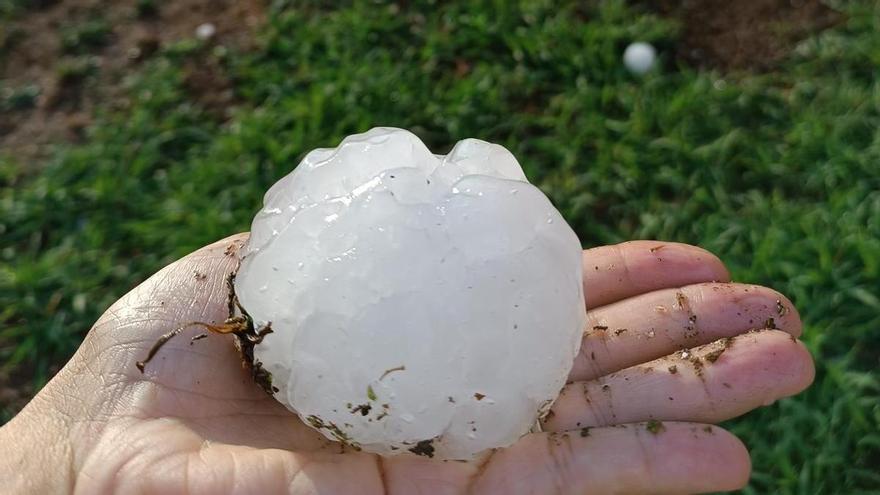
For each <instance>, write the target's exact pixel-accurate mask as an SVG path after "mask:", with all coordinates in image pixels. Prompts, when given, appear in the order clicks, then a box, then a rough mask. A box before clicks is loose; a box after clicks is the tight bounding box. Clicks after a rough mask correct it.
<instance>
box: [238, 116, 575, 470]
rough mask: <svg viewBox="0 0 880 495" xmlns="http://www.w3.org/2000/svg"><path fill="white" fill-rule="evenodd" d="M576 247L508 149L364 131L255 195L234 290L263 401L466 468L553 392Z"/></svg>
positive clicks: (569, 334)
mask: <svg viewBox="0 0 880 495" xmlns="http://www.w3.org/2000/svg"><path fill="white" fill-rule="evenodd" d="M581 277H582V275H581V246H580V243H579V241H578V239H577V237H576V236H575V234H574V232H573V231H572V230H571V228H570V227H569V226H568V224H566V222H565V221H564V219H563V218H562V217H561V216H560V214H559V212H558V211H556V209H555V208H554V207H553V206H552V204H551V203H550V202H549V201H548V199H547V198H546V197H545V196H544V194H543V193H541V191H540V190H538V189H537V188H536V187H534V186H532V185H531V184H529V183H528V181H527V180H526V177H525V175H524V174H523V172H522V169H521V168H520V166H519V164H518V163H517V161H516V159H515V158H514V157H513V155H512V154H511V153H510V152H508V151H507V150H506V149H505V148H503V147H501V146H498V145H495V144H490V143H487V142H484V141H480V140H476V139H466V140H463V141H460V142H459V143H458V144H456V146H455V148H454V149H453V150H452V151H451V152H450V154H449V155H446V156H440V155H434V154H432V153H431V152H430V151H429V150H428V149H427V148H426V147H425V145H424V144H423V143H422V142H421V141H420V140H419V139H418V138H417V137H416V136H415V135H413V134H412V133H410V132H408V131H405V130H401V129H393V128H376V129H372V130H370V131H369V132H366V133H363V134H358V135H353V136H349V137H348V138H346V139H345V140H344V141H343V142H342V143H341V144H340V145H339V146H338V147H337V148H334V149H316V150H314V151H312V152H311V153H309V154H308V155H307V156H306V157H305V158H304V159H303V161H302V162H301V163H300V164H299V166H298V167H297V168H296V169H295V170H294V171H293V172H292V173H290V174H289V175H288V176H286V177H284V178H282V179H281V180H280V181H278V183H276V184H275V185H274V186H273V187H272V188H271V189H270V190H269V191H268V192H267V193H266V196H265V198H264V207H263V209H262V210H261V211H260V212H259V213H258V214H257V216H256V218H255V219H254V222H253V226H252V232H251V238H250V240H249V242H248V245H247V246H246V248H245V250H244V259H243V261H242V265H241V268H240V270H239V272H238V276H237V278H236V284H235V289H236V292H237V294H238V296H239V298H240V300H241V302H242V304H243V306H244V308H245V309H247V311H248V312H249V313H250V314H251V315H252V316H253V317H254V319H255V321H256V322H257V323H261V322H262V323H265V322H271V323H272V327H273V329H274V333H272V334H270V335H268V336H267V337H266V339H265V340H264V341H263V343H262V344H260V345H258V346H257V347H256V348H255V350H254V354H255V358H256V359H257V360H258V361H260V362H262V363H263V366H264V367H265V369H267V370H268V371H269V372H270V373H271V374H272V377H273V385H274V386H275V387H277V388H278V392H277V393H276V394H275V397H276V398H277V399H278V400H279V401H280V402H282V403H283V404H285V405H286V406H287V407H288V408H289V409H290V410H291V411H294V412H296V413H297V414H298V415H299V416H300V417H301V418H302V419H303V420H304V421H305V422H306V423H307V424H310V425H312V426H313V427H315V428H318V429H319V430H320V431H321V432H322V433H324V434H325V435H326V436H327V437H328V438H331V439H334V440H341V441H345V442H347V443H350V444H353V445H356V446H358V447H360V448H363V449H364V450H366V451H369V452H377V453H381V454H386V455H392V454H398V453H404V452H407V451H410V452H414V453H417V454H421V455H429V456H433V457H436V458H442V459H470V458H473V457H474V456H475V455H476V454H478V453H479V452H481V451H483V450H486V449H489V448H494V447H502V446H506V445H509V444H511V443H513V442H514V441H516V440H517V439H518V438H519V437H521V436H522V435H524V434H526V433H527V432H528V431H529V430H530V428H531V427H532V425H533V424H534V422H535V420H536V419H537V418H538V416H539V415H540V414H541V413H543V412H546V410H547V409H548V406H549V404H550V403H551V402H552V401H553V400H555V398H556V396H557V395H558V393H559V391H560V389H561V388H562V386H563V385H564V383H565V380H566V376H567V375H568V372H569V370H570V368H571V366H572V363H573V360H574V357H575V355H576V354H577V352H578V348H579V346H580V341H581V332H582V329H583V326H584V322H585V310H584V298H583V292H582V279H581Z"/></svg>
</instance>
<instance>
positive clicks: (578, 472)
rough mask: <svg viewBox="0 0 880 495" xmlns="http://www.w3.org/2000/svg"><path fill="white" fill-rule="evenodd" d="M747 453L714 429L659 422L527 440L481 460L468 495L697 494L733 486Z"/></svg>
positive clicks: (741, 478) (741, 480)
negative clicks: (483, 462)
mask: <svg viewBox="0 0 880 495" xmlns="http://www.w3.org/2000/svg"><path fill="white" fill-rule="evenodd" d="M749 470H750V461H749V455H748V452H747V451H746V449H745V447H743V445H742V443H741V442H740V441H739V440H738V439H737V438H736V437H734V436H733V435H731V434H730V433H728V432H726V431H724V430H722V429H721V428H718V427H712V426H705V425H698V424H693V423H659V422H652V423H649V424H638V425H623V426H620V427H607V428H592V429H583V430H576V431H573V432H568V433H542V434H534V435H529V436H528V437H525V438H523V439H522V440H521V441H520V442H519V443H517V444H515V445H514V446H513V447H511V448H508V449H505V450H501V451H499V452H498V453H497V454H495V456H494V457H493V458H492V459H491V460H490V461H489V463H488V465H487V466H486V468H485V471H484V472H483V474H482V476H480V477H479V478H478V479H477V481H476V483H475V486H474V490H473V492H475V493H499V494H500V493H504V494H519V493H571V494H581V493H702V492H711V491H721V490H734V489H737V488H741V487H742V486H743V485H745V483H746V482H747V481H748V476H749Z"/></svg>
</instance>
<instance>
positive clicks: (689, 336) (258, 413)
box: [34, 238, 812, 494]
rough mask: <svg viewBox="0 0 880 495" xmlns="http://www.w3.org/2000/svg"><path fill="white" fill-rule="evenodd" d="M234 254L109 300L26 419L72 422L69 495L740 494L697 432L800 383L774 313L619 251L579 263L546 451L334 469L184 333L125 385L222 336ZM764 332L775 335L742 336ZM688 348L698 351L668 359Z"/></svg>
mask: <svg viewBox="0 0 880 495" xmlns="http://www.w3.org/2000/svg"><path fill="white" fill-rule="evenodd" d="M240 242H241V238H238V239H227V240H224V241H221V242H219V243H216V244H214V245H211V246H209V247H207V248H204V249H202V250H200V251H198V252H196V253H194V254H193V255H190V256H188V257H186V258H184V259H183V260H180V261H178V262H176V263H175V264H172V265H170V266H169V267H166V268H165V269H164V270H162V271H160V272H159V273H158V274H156V275H155V276H153V277H152V278H151V279H150V280H148V281H147V282H145V283H143V284H142V285H140V286H139V287H137V288H136V289H135V290H133V291H132V292H131V293H129V294H128V295H126V296H125V297H123V298H122V299H120V300H119V301H118V302H117V303H116V304H114V305H113V307H111V308H110V309H109V310H108V311H107V313H106V314H105V315H104V316H103V317H102V318H101V319H100V320H99V321H98V322H97V323H96V325H95V327H94V328H93V330H92V331H91V332H90V334H89V336H88V338H87V339H86V342H85V343H84V344H83V346H82V347H81V348H80V350H79V351H78V352H77V354H76V356H74V358H73V359H72V360H71V362H70V363H68V365H67V366H66V367H65V368H64V369H63V370H62V371H61V372H60V373H59V374H58V376H57V377H56V378H55V379H54V380H53V381H52V382H51V383H50V384H49V385H48V386H47V387H46V389H45V390H44V391H43V392H42V393H41V394H40V395H39V396H38V397H37V400H35V401H34V402H35V403H36V404H35V407H39V404H40V403H55V404H56V405H55V406H53V407H55V408H56V409H61V410H63V412H64V415H65V416H66V417H68V418H70V420H71V422H70V425H69V427H70V432H71V433H70V436H71V438H70V442H71V445H72V449H73V453H74V455H73V459H74V461H73V463H72V464H73V465H72V466H71V469H72V471H73V475H72V476H73V478H74V480H75V487H76V491H81V492H83V493H100V492H110V491H116V492H136V493H140V492H148V493H206V494H213V493H315V492H320V493H390V494H399V493H402V494H408V493H450V494H453V493H467V492H471V491H473V492H478V493H547V492H553V491H557V492H560V493H584V492H591V493H592V492H598V493H604V492H609V491H615V492H618V491H643V492H644V491H651V492H697V491H709V490H720V489H732V488H736V487H738V486H740V485H742V484H743V483H744V482H745V481H746V480H747V477H748V471H749V460H748V454H747V452H746V451H745V449H744V448H743V447H742V445H741V444H740V443H739V441H738V440H737V439H736V438H735V437H733V436H732V435H730V434H728V433H727V432H725V431H723V430H721V429H719V428H714V427H707V426H706V425H705V424H701V423H715V422H718V421H722V420H725V419H728V418H730V417H733V416H736V415H739V414H742V413H744V412H746V411H748V410H750V409H752V408H754V407H757V406H759V405H761V404H762V403H766V402H768V401H772V400H774V399H776V398H778V397H782V396H786V395H790V394H792V393H796V392H797V391H799V390H801V389H803V388H804V387H806V386H807V385H808V384H809V383H810V381H811V380H812V363H811V361H810V358H809V355H808V354H807V353H806V351H805V350H804V348H803V347H802V346H801V345H800V344H799V343H795V344H792V342H794V341H795V339H794V337H796V336H797V335H798V334H799V332H800V322H799V319H798V317H797V314H796V312H795V311H794V310H793V308H792V307H791V305H790V303H789V302H788V301H787V300H786V299H785V298H784V297H782V296H780V295H778V294H777V293H775V292H773V291H771V290H769V289H765V288H759V287H754V286H744V285H738V284H710V283H707V282H710V281H712V280H725V279H726V277H727V274H726V271H725V270H724V268H723V266H721V264H720V262H718V261H717V259H715V258H714V257H712V256H711V255H709V254H707V253H706V252H704V251H701V250H698V249H696V248H692V247H689V246H683V245H676V244H667V243H657V242H654V243H648V242H636V243H629V244H626V245H621V246H619V247H605V248H597V249H595V250H592V251H590V252H587V253H586V254H585V260H586V262H587V263H589V264H588V266H585V276H586V280H587V283H588V284H589V287H590V289H591V290H590V293H589V294H588V300H587V303H588V306H589V307H590V308H591V309H590V312H589V318H588V322H589V323H588V330H587V332H585V337H584V342H583V346H582V351H581V354H580V356H579V357H578V359H577V361H576V363H575V366H574V369H573V370H572V373H571V380H572V381H571V383H570V384H569V385H567V386H566V388H565V389H564V390H563V392H562V395H561V396H560V398H559V400H558V401H557V403H556V404H555V405H554V409H553V414H552V416H551V417H549V418H548V419H547V421H546V422H545V424H544V430H545V432H544V433H534V434H530V435H527V436H526V437H524V438H523V439H521V440H520V441H519V442H518V443H517V444H515V445H513V446H511V447H509V448H507V449H502V450H499V451H498V452H496V453H495V454H494V455H487V456H485V458H483V459H480V460H479V461H475V462H468V463H462V462H441V461H435V460H430V459H425V458H417V457H413V456H398V457H394V458H385V459H382V458H380V457H378V456H374V455H370V454H365V453H360V452H352V451H347V452H346V451H343V449H341V447H340V444H337V443H331V442H328V441H326V440H325V439H324V438H323V436H321V435H320V434H318V433H317V432H315V431H314V430H312V429H311V428H309V427H307V426H305V425H304V424H303V423H302V422H300V421H299V419H298V418H297V417H296V416H295V415H293V414H292V413H290V412H288V411H287V410H286V409H285V408H284V407H283V406H281V405H280V404H279V403H278V402H276V401H275V400H274V399H272V398H271V397H269V396H267V395H266V394H265V393H264V392H262V391H261V390H260V389H259V388H258V387H257V386H256V385H255V384H254V383H253V382H252V380H251V378H250V376H249V374H248V373H247V372H245V371H244V370H243V369H242V368H241V367H238V366H235V365H234V363H236V362H237V361H239V360H240V358H239V357H238V356H237V354H236V352H235V350H234V349H233V348H232V346H231V345H230V342H229V338H228V337H227V336H221V335H211V336H210V337H209V338H207V339H205V340H201V341H199V342H195V343H194V345H192V344H191V343H190V341H189V339H188V338H187V337H188V336H191V335H194V334H195V333H196V332H195V331H192V332H184V333H183V335H182V336H181V337H180V338H178V339H175V340H172V341H171V342H169V343H168V345H166V346H165V347H164V348H163V349H162V350H161V351H160V353H159V354H158V355H157V356H156V359H154V360H153V361H152V362H151V363H149V364H148V366H147V370H146V374H145V375H141V373H139V372H138V370H137V369H136V367H135V362H136V361H137V360H140V359H142V358H143V357H144V356H145V354H146V352H147V349H149V347H150V346H151V345H152V344H153V342H154V341H155V340H156V338H157V337H158V336H159V335H161V334H163V333H165V332H166V331H168V330H169V329H170V328H173V327H174V326H176V325H179V324H180V323H181V322H186V321H205V322H219V321H222V320H223V319H224V318H225V316H226V315H225V313H226V305H225V303H224V301H225V296H226V285H225V283H224V279H225V276H226V274H227V273H229V272H230V271H231V270H233V269H234V268H235V266H236V265H237V258H236V257H235V250H234V249H230V246H235V245H237V244H238V243H240ZM657 246H663V248H662V249H660V250H658V249H656V248H657ZM660 253H662V254H660ZM679 287H681V288H679ZM769 318H774V320H773V322H772V323H773V325H772V326H775V327H777V328H778V329H779V330H768V331H764V332H757V333H755V332H753V333H749V334H745V332H747V331H748V330H749V329H753V328H757V327H759V326H760V323H763V322H765V321H769ZM696 321H699V322H700V324H699V326H697V325H695V322H696ZM734 336H738V337H735V338H734V339H733V340H723V341H720V342H716V343H714V344H711V343H712V342H713V341H716V340H717V339H721V338H725V337H734ZM701 346H702V347H701ZM683 348H693V349H694V350H693V351H690V352H679V353H678V354H677V355H674V356H669V355H670V354H672V353H674V352H675V351H676V350H679V349H683ZM722 354H723V355H724V356H723V358H722V357H721V356H722ZM771 354H772V355H773V356H774V357H773V359H772V360H768V359H765V358H767V357H769V356H770V355H771ZM663 356H667V357H663ZM756 363H757V365H756ZM71 390H75V392H73V393H71V392H70V391H71ZM41 396H42V397H41ZM58 404H60V406H59V405H58ZM656 420H660V421H665V423H659V422H657V421H656ZM694 473H699V476H694V475H693V474H694Z"/></svg>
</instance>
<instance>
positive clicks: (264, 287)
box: [260, 285, 269, 292]
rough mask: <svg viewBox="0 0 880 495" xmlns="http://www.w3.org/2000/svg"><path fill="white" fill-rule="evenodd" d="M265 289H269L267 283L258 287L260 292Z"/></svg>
mask: <svg viewBox="0 0 880 495" xmlns="http://www.w3.org/2000/svg"><path fill="white" fill-rule="evenodd" d="M267 290H269V286H268V285H264V286H262V287H260V292H266V291H267Z"/></svg>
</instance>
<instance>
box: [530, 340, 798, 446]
mask: <svg viewBox="0 0 880 495" xmlns="http://www.w3.org/2000/svg"><path fill="white" fill-rule="evenodd" d="M814 375H815V371H814V369H813V361H812V358H811V357H810V353H809V352H808V351H807V349H806V347H804V345H803V344H802V343H801V342H799V341H797V340H795V339H794V337H792V336H791V335H789V334H787V333H785V332H781V331H779V330H765V331H760V332H751V333H747V334H744V335H739V336H737V337H733V338H729V339H722V340H719V341H717V342H714V343H712V344H709V345H705V346H701V347H698V348H696V349H693V350H689V351H681V352H677V353H675V354H673V355H672V356H667V357H664V358H660V359H658V360H655V361H652V362H650V363H645V364H641V365H638V366H634V367H631V368H627V369H625V370H622V371H620V372H617V373H613V374H611V375H608V376H605V377H602V378H599V379H597V380H591V381H587V382H574V383H571V384H569V385H566V386H565V388H563V390H562V393H561V394H560V396H559V398H558V399H557V401H556V403H555V404H554V405H553V410H552V413H553V414H551V415H549V416H548V418H547V420H546V421H545V423H544V430H545V431H562V430H568V429H572V428H580V427H584V426H604V425H610V424H618V423H631V422H636V421H648V420H650V419H659V420H664V421H694V422H699V423H717V422H720V421H725V420H728V419H731V418H734V417H736V416H739V415H741V414H744V413H746V412H748V411H750V410H752V409H755V408H757V407H760V406H762V405H767V404H770V403H772V402H773V401H775V400H777V399H780V398H783V397H788V396H791V395H794V394H796V393H798V392H800V391H802V390H804V389H805V388H807V387H808V386H809V385H810V383H812V381H813V377H814Z"/></svg>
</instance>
